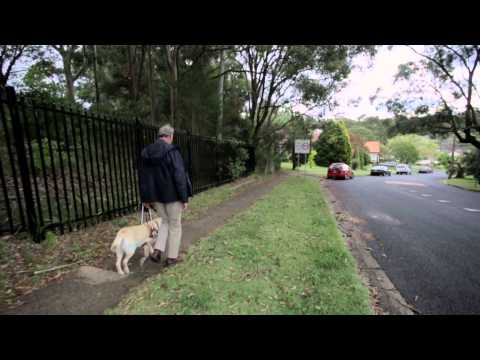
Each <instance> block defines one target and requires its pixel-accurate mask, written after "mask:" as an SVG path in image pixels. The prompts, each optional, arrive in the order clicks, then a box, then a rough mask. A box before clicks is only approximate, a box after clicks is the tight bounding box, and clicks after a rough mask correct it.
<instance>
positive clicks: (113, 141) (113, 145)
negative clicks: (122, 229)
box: [109, 119, 121, 215]
mask: <svg viewBox="0 0 480 360" xmlns="http://www.w3.org/2000/svg"><path fill="white" fill-rule="evenodd" d="M109 123H110V127H109V129H110V140H111V143H110V145H111V152H110V154H111V157H112V162H113V179H114V180H115V181H114V182H115V191H116V194H115V199H116V207H115V215H116V214H117V210H118V209H120V208H121V199H120V189H119V184H118V183H119V182H118V167H117V161H116V160H117V154H118V150H117V149H116V140H117V139H115V133H114V132H115V130H114V128H115V127H114V123H113V121H112V120H110V119H109Z"/></svg>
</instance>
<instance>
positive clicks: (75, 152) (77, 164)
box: [69, 107, 87, 227]
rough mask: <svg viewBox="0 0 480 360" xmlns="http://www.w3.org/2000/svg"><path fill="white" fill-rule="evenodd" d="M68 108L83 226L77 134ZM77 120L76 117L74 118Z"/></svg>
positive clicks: (84, 215) (72, 113)
mask: <svg viewBox="0 0 480 360" xmlns="http://www.w3.org/2000/svg"><path fill="white" fill-rule="evenodd" d="M69 110H70V125H71V126H72V141H73V153H74V155H75V165H76V168H77V179H78V190H79V192H80V206H81V208H82V219H83V222H84V225H85V227H87V221H86V219H85V218H86V214H85V203H84V201H83V187H82V177H81V173H80V160H79V157H78V149H77V147H78V146H77V136H76V132H77V131H76V130H75V121H74V116H73V115H74V112H73V110H72V108H71V107H70V108H69ZM75 120H78V119H75Z"/></svg>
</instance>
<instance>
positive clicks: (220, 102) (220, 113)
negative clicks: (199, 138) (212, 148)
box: [217, 50, 225, 140]
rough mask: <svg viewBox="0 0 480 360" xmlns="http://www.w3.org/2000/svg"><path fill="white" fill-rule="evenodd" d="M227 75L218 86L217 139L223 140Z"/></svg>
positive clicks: (222, 67)
mask: <svg viewBox="0 0 480 360" xmlns="http://www.w3.org/2000/svg"><path fill="white" fill-rule="evenodd" d="M223 58H224V50H222V51H221V53H220V74H223V73H224V72H225V63H224V59H223ZM224 78H225V75H221V76H220V79H219V84H218V123H217V138H218V139H219V140H222V132H223V131H222V129H223V81H224Z"/></svg>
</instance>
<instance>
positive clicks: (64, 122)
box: [53, 106, 79, 232]
mask: <svg viewBox="0 0 480 360" xmlns="http://www.w3.org/2000/svg"><path fill="white" fill-rule="evenodd" d="M58 112H61V113H62V125H63V134H64V136H65V138H64V145H65V148H66V151H67V163H68V172H69V175H70V190H71V193H72V201H73V210H74V212H75V218H74V221H76V220H78V218H79V216H78V209H77V202H76V200H75V181H74V179H73V170H72V159H71V156H70V141H69V136H68V128H67V119H66V113H65V108H64V107H63V106H62V107H60V109H54V110H53V118H54V121H55V131H56V134H57V147H58V156H59V158H60V170H61V174H62V181H63V192H64V194H65V195H64V196H65V206H66V211H67V224H68V231H72V218H71V217H70V203H69V201H68V192H67V181H66V179H65V171H64V166H63V156H62V154H61V153H60V148H61V146H60V136H59V131H58V125H57V113H58ZM62 232H63V230H62Z"/></svg>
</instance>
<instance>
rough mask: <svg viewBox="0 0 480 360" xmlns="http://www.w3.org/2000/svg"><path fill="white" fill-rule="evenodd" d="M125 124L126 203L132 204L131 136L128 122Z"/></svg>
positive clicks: (133, 200)
mask: <svg viewBox="0 0 480 360" xmlns="http://www.w3.org/2000/svg"><path fill="white" fill-rule="evenodd" d="M124 126H125V132H124V144H125V153H126V154H125V156H126V159H127V160H126V161H127V162H126V166H127V184H128V185H127V186H128V205H129V206H133V205H134V204H135V199H134V196H133V187H134V183H133V176H132V175H133V174H132V156H131V151H130V148H131V145H130V144H131V143H130V141H129V140H130V139H131V138H132V136H131V132H130V131H129V129H130V124H129V123H125V124H124Z"/></svg>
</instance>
